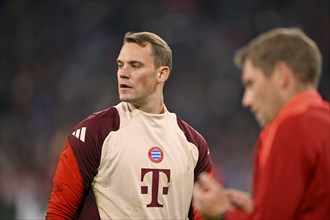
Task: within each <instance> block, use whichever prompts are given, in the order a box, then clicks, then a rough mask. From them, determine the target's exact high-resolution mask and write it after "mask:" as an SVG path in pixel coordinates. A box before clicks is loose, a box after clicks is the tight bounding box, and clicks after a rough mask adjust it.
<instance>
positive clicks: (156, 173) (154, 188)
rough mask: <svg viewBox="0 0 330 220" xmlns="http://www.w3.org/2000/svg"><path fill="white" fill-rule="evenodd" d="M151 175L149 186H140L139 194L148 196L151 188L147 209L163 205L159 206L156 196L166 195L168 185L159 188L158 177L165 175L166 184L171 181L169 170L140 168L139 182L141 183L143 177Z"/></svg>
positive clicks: (160, 205) (161, 205)
mask: <svg viewBox="0 0 330 220" xmlns="http://www.w3.org/2000/svg"><path fill="white" fill-rule="evenodd" d="M147 174H148V175H152V182H151V186H141V194H149V192H148V191H150V187H151V202H150V203H149V204H148V205H147V207H163V204H160V203H159V201H158V194H159V193H161V194H163V195H167V194H168V190H169V185H168V186H160V185H161V184H160V183H159V178H160V175H165V177H166V180H167V182H168V184H169V183H170V180H171V170H169V169H149V168H142V169H141V181H142V182H143V180H144V177H145V175H147ZM159 189H161V190H160V192H159Z"/></svg>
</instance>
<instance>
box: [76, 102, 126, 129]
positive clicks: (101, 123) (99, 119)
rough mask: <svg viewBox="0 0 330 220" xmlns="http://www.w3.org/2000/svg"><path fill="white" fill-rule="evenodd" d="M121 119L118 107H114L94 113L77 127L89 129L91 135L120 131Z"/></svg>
mask: <svg viewBox="0 0 330 220" xmlns="http://www.w3.org/2000/svg"><path fill="white" fill-rule="evenodd" d="M119 125H120V117H119V114H118V111H117V109H116V107H114V106H112V107H109V108H107V109H104V110H102V111H98V112H94V113H92V114H91V115H89V116H88V117H87V118H86V119H84V120H83V121H81V122H80V123H79V124H78V125H76V126H75V128H74V129H75V130H77V129H88V130H89V133H90V134H91V133H94V134H95V133H99V132H101V133H104V134H107V133H109V132H111V131H116V130H118V129H119Z"/></svg>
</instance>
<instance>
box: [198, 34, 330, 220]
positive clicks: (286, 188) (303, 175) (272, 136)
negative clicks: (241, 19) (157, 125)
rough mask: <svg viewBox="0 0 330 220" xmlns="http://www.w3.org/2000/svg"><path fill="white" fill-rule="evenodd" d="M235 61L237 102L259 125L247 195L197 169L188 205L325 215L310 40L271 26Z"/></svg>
mask: <svg viewBox="0 0 330 220" xmlns="http://www.w3.org/2000/svg"><path fill="white" fill-rule="evenodd" d="M235 61H236V64H237V65H238V66H239V67H241V68H242V70H243V73H242V83H243V86H244V88H245V91H244V95H243V100H242V104H243V106H245V107H248V108H250V109H251V111H252V113H253V114H254V115H255V118H256V120H257V121H258V123H259V124H260V126H261V127H262V128H263V130H262V132H261V133H260V136H259V140H258V142H257V146H256V151H255V164H254V176H253V189H252V199H250V198H249V196H248V195H247V194H245V193H244V192H240V191H238V190H227V191H226V190H224V189H223V188H222V186H221V185H220V184H219V183H217V182H216V181H215V180H212V179H211V178H209V177H208V176H206V175H203V176H201V178H200V182H199V184H196V185H195V188H194V205H195V207H196V209H197V210H198V211H199V212H200V213H203V214H204V215H205V216H207V217H221V218H223V219H260V220H264V219H267V220H270V219H277V220H278V219H313V220H317V219H330V208H329V207H330V206H329V204H330V109H329V103H328V102H326V101H324V100H322V98H321V96H320V94H319V93H318V92H317V85H318V81H319V78H320V75H321V66H322V59H321V55H320V52H319V49H318V47H317V45H316V44H315V43H314V41H312V40H311V39H310V38H309V37H307V36H306V35H305V34H304V33H303V32H302V31H301V30H300V29H297V28H276V29H274V30H271V31H269V32H266V33H264V34H262V35H260V36H259V37H258V38H256V39H255V40H253V41H252V42H251V43H250V44H248V45H247V46H246V47H244V48H242V49H241V50H239V51H238V52H237V54H236V56H235ZM235 208H237V209H235ZM239 210H241V211H243V212H241V211H239Z"/></svg>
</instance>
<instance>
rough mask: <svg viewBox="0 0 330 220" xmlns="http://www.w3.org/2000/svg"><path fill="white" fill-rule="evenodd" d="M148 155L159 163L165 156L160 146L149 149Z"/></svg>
mask: <svg viewBox="0 0 330 220" xmlns="http://www.w3.org/2000/svg"><path fill="white" fill-rule="evenodd" d="M148 157H149V159H150V160H151V161H152V162H154V163H159V162H161V161H162V160H163V158H164V152H163V150H162V149H161V148H160V147H157V146H155V147H152V148H150V150H149V151H148Z"/></svg>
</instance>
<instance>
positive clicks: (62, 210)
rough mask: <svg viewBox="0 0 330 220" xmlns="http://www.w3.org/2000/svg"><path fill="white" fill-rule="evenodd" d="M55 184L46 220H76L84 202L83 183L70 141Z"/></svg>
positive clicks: (67, 143)
mask: <svg viewBox="0 0 330 220" xmlns="http://www.w3.org/2000/svg"><path fill="white" fill-rule="evenodd" d="M53 182H54V185H53V191H52V193H51V198H50V200H49V203H48V211H47V215H46V219H47V220H55V219H56V220H61V219H74V218H75V217H76V215H77V210H78V208H79V206H80V204H81V201H82V197H83V183H82V178H81V175H80V171H79V167H78V163H77V160H76V157H75V155H74V153H73V151H72V148H71V146H70V144H69V142H68V140H67V142H66V145H65V148H64V150H63V152H62V154H61V157H60V162H59V164H58V167H57V170H56V173H55V177H54V180H53Z"/></svg>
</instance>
